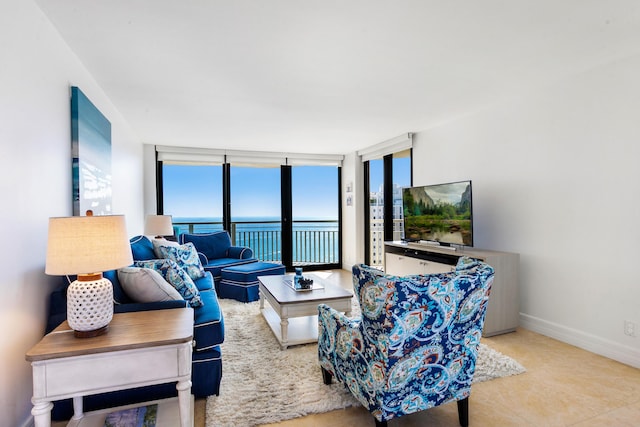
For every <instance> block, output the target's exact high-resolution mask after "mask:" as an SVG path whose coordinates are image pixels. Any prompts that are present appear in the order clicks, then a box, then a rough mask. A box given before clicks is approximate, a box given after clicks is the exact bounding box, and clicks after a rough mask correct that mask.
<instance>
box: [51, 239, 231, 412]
mask: <svg viewBox="0 0 640 427" xmlns="http://www.w3.org/2000/svg"><path fill="white" fill-rule="evenodd" d="M131 251H132V254H133V259H134V261H148V260H152V259H157V258H158V257H157V255H156V253H155V252H154V247H153V244H152V242H151V241H150V240H149V239H148V238H147V237H145V236H136V237H134V238H132V239H131ZM104 276H105V277H106V278H108V279H109V280H110V281H111V282H112V283H113V292H114V295H113V296H114V304H115V305H114V312H115V313H122V312H131V311H144V310H158V309H167V308H181V307H187V304H188V302H187V301H185V300H171V301H160V302H146V303H137V302H134V301H133V300H131V298H129V296H128V295H127V294H126V293H125V292H124V290H123V288H122V285H121V283H120V280H119V279H118V273H117V271H116V270H112V271H107V272H105V273H104ZM65 282H67V279H66V278H65ZM194 284H195V285H196V287H197V288H198V291H199V296H200V300H201V301H202V303H203V304H202V306H201V307H194V333H193V336H194V341H195V344H194V349H193V365H192V374H191V381H192V387H191V392H192V394H193V395H194V396H195V397H206V396H211V395H218V394H219V392H220V381H221V379H222V353H221V350H220V344H221V343H222V342H223V341H224V319H223V314H222V311H221V310H220V304H219V303H218V296H217V293H216V290H215V287H214V279H213V276H212V275H211V273H210V272H208V271H207V272H205V274H204V277H202V278H199V279H197V280H194ZM66 288H67V286H66V285H65V286H63V287H61V288H60V289H58V290H56V291H54V292H53V293H52V294H51V297H50V304H49V317H48V322H47V333H48V332H50V331H51V330H53V329H54V328H55V327H57V326H58V325H59V324H60V323H62V322H63V321H64V320H65V319H66V310H67V308H66ZM176 395H177V392H176V389H175V384H162V385H156V386H149V387H142V388H137V389H131V390H123V391H118V392H113V393H105V394H100V395H95V396H86V397H85V398H84V409H85V411H93V410H97V409H102V408H106V407H113V406H120V405H126V404H131V403H138V402H145V401H149V400H155V399H163V398H167V397H172V396H176ZM72 415H73V405H72V401H71V400H70V399H69V400H65V401H60V402H55V405H54V408H53V411H52V418H53V419H54V420H66V419H69V418H70V417H71V416H72Z"/></svg>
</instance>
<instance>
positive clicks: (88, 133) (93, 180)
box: [71, 86, 111, 216]
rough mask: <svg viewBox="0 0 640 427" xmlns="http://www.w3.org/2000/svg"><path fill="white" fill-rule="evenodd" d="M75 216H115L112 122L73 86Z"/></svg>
mask: <svg viewBox="0 0 640 427" xmlns="http://www.w3.org/2000/svg"><path fill="white" fill-rule="evenodd" d="M71 150H72V157H73V167H72V168H73V214H74V215H76V216H79V215H81V216H84V215H86V214H87V212H88V211H91V212H92V213H93V215H110V214H111V123H110V122H109V120H107V119H106V117H104V116H103V115H102V113H101V112H100V110H98V109H97V108H96V107H95V106H94V105H93V103H92V102H91V101H90V100H89V98H87V97H86V96H85V94H84V93H82V91H81V90H80V89H79V88H77V87H75V86H72V87H71Z"/></svg>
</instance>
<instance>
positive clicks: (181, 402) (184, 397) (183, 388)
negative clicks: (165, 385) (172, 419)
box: [176, 381, 193, 427]
mask: <svg viewBox="0 0 640 427" xmlns="http://www.w3.org/2000/svg"><path fill="white" fill-rule="evenodd" d="M176 388H177V389H178V408H179V410H180V427H191V426H192V425H193V424H192V423H191V381H180V382H178V384H176Z"/></svg>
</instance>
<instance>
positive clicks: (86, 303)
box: [67, 273, 113, 338]
mask: <svg viewBox="0 0 640 427" xmlns="http://www.w3.org/2000/svg"><path fill="white" fill-rule="evenodd" d="M111 319H113V285H112V284H111V282H110V281H109V280H108V279H105V278H104V277H102V273H98V274H84V275H78V280H76V281H74V282H72V283H71V284H70V285H69V287H68V288H67V322H68V323H69V326H70V327H71V329H73V331H74V334H75V336H76V337H78V338H88V337H95V336H98V335H102V334H104V333H106V332H107V329H108V326H109V322H111Z"/></svg>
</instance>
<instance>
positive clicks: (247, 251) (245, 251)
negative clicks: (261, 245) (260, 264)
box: [227, 246, 253, 259]
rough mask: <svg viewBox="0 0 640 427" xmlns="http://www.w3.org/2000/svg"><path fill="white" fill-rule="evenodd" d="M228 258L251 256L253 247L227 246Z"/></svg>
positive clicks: (246, 257)
mask: <svg viewBox="0 0 640 427" xmlns="http://www.w3.org/2000/svg"><path fill="white" fill-rule="evenodd" d="M227 253H228V254H229V258H238V259H250V258H253V249H251V248H249V247H246V246H229V249H228V252H227Z"/></svg>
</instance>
